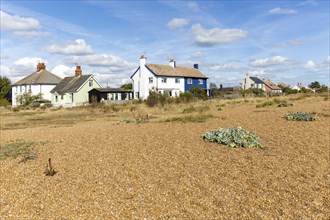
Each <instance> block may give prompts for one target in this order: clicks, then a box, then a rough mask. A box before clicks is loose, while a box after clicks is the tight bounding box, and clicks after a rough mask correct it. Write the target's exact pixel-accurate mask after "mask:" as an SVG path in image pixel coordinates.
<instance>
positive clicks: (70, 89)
mask: <svg viewBox="0 0 330 220" xmlns="http://www.w3.org/2000/svg"><path fill="white" fill-rule="evenodd" d="M101 87H102V86H101V85H100V83H99V82H98V81H97V80H96V79H95V78H94V76H93V75H82V70H81V67H80V66H77V67H76V70H75V75H74V76H70V77H65V78H64V79H63V80H62V81H61V82H60V83H59V84H58V85H57V86H56V87H55V88H53V89H52V90H51V94H52V99H51V100H52V104H53V106H63V107H74V106H79V105H83V104H85V103H89V96H88V92H89V91H90V90H92V89H94V88H101Z"/></svg>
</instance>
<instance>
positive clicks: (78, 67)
mask: <svg viewBox="0 0 330 220" xmlns="http://www.w3.org/2000/svg"><path fill="white" fill-rule="evenodd" d="M81 75H82V70H81V67H80V66H76V71H75V77H79V76H81Z"/></svg>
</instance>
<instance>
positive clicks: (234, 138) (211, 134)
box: [202, 127, 262, 148]
mask: <svg viewBox="0 0 330 220" xmlns="http://www.w3.org/2000/svg"><path fill="white" fill-rule="evenodd" d="M202 137H203V139H204V140H207V141H210V142H217V143H220V144H224V145H226V146H228V147H232V148H236V147H244V148H251V147H260V148H262V145H261V143H260V138H259V137H258V136H257V135H255V134H253V133H251V132H248V131H246V130H244V129H242V128H241V127H237V128H223V129H219V130H214V131H208V132H206V133H205V134H204V135H203V136H202Z"/></svg>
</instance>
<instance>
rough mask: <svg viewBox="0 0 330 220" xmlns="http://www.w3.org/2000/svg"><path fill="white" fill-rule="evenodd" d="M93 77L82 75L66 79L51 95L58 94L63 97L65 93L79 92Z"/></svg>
mask: <svg viewBox="0 0 330 220" xmlns="http://www.w3.org/2000/svg"><path fill="white" fill-rule="evenodd" d="M90 76H91V75H81V76H79V77H76V76H71V77H65V78H64V79H63V80H62V81H61V82H60V83H59V84H58V85H57V86H55V88H54V89H52V90H51V91H50V92H51V93H55V92H56V93H58V94H60V95H63V94H65V93H74V92H77V91H78V89H79V88H80V87H81V86H82V85H83V84H84V83H85V82H86V80H88V79H89V77H90Z"/></svg>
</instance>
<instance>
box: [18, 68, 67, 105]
mask: <svg viewBox="0 0 330 220" xmlns="http://www.w3.org/2000/svg"><path fill="white" fill-rule="evenodd" d="M61 80H62V79H61V78H60V77H58V76H56V75H55V74H53V73H51V72H49V71H47V70H46V66H45V64H44V63H38V65H37V71H36V72H34V73H32V74H30V75H28V76H26V77H24V78H23V79H21V80H19V81H17V82H16V83H14V84H13V86H12V105H13V106H17V105H20V104H21V103H19V102H18V100H17V97H18V96H19V95H23V94H24V93H30V94H31V95H38V94H41V95H42V98H43V99H46V100H49V101H50V100H51V93H50V91H51V90H52V89H53V88H54V87H55V86H56V85H57V84H58V83H59V82H60V81H61Z"/></svg>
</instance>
